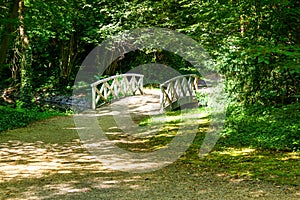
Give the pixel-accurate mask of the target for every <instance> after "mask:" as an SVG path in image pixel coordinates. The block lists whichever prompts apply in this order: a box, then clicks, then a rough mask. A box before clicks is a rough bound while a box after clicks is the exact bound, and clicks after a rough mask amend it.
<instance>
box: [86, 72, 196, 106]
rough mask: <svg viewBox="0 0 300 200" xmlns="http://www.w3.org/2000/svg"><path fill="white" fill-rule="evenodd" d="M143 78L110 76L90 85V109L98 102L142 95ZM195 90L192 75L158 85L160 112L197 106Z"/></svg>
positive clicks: (194, 76)
mask: <svg viewBox="0 0 300 200" xmlns="http://www.w3.org/2000/svg"><path fill="white" fill-rule="evenodd" d="M143 78H144V75H141V74H133V73H130V74H121V75H116V76H111V77H108V78H105V79H101V80H99V81H97V82H95V83H92V84H91V87H92V109H94V110H95V109H96V108H97V105H98V103H99V101H100V100H101V102H103V103H107V102H109V101H111V100H113V99H120V98H122V97H125V96H132V95H136V94H140V95H143V94H144V91H143ZM197 89H198V77H197V76H196V75H193V74H192V75H182V76H177V77H174V78H172V79H170V80H168V81H166V82H164V83H162V84H161V85H160V108H161V111H170V110H174V109H176V108H179V107H181V106H183V105H191V104H193V105H194V106H195V105H197V104H198V101H197V98H196V91H197ZM145 98H146V96H145Z"/></svg>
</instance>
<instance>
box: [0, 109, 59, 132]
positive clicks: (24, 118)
mask: <svg viewBox="0 0 300 200" xmlns="http://www.w3.org/2000/svg"><path fill="white" fill-rule="evenodd" d="M61 115H64V113H61V112H58V111H55V110H47V111H41V110H39V109H38V108H32V109H17V108H11V107H8V106H6V107H5V106H0V116H1V118H0V132H1V131H5V130H9V129H14V128H18V127H25V126H27V125H28V124H30V123H31V122H33V121H37V120H42V119H47V118H49V117H53V116H61Z"/></svg>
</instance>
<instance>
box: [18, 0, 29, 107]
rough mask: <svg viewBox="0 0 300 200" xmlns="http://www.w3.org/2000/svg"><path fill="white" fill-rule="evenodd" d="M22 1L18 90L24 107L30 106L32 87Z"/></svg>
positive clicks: (19, 10)
mask: <svg viewBox="0 0 300 200" xmlns="http://www.w3.org/2000/svg"><path fill="white" fill-rule="evenodd" d="M23 10H24V0H19V9H18V14H19V22H20V26H19V35H20V39H21V62H20V65H21V66H20V67H21V88H20V100H21V101H22V102H23V103H24V104H25V106H28V105H30V100H31V96H32V86H31V66H30V65H29V63H28V62H27V61H28V59H27V58H28V55H27V54H28V52H27V47H28V45H29V40H28V36H27V35H26V31H25V24H24V16H23Z"/></svg>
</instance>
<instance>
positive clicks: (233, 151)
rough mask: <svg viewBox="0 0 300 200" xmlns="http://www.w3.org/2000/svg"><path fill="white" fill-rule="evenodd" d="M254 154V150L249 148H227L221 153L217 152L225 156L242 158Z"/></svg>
mask: <svg viewBox="0 0 300 200" xmlns="http://www.w3.org/2000/svg"><path fill="white" fill-rule="evenodd" d="M253 152H255V149H251V148H242V149H234V148H228V149H226V150H224V151H222V152H218V153H219V154H227V155H230V156H244V155H249V154H250V153H253Z"/></svg>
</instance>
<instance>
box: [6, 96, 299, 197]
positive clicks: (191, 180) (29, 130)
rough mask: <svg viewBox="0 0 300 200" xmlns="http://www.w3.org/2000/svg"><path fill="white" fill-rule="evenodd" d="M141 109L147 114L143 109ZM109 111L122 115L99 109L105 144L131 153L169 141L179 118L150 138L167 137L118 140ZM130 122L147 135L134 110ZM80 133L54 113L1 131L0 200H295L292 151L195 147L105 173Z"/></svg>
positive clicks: (122, 137)
mask: <svg viewBox="0 0 300 200" xmlns="http://www.w3.org/2000/svg"><path fill="white" fill-rule="evenodd" d="M133 103H134V102H133ZM134 104H135V103H134ZM148 105H149V102H148ZM141 110H143V111H145V112H146V110H147V108H145V107H144V108H143V109H141ZM136 112H141V111H138V110H136ZM112 113H115V114H116V116H120V113H118V110H114V112H106V111H103V110H102V111H101V112H97V115H96V116H97V120H98V122H99V125H100V126H101V128H102V129H103V130H104V131H105V130H106V131H107V132H109V133H108V134H107V137H108V138H109V139H110V140H114V141H118V142H116V143H115V144H116V145H118V146H119V147H120V148H123V149H125V150H128V151H131V152H138V151H140V152H141V153H147V152H153V151H155V150H159V149H160V148H163V147H162V146H161V142H164V141H165V140H168V141H169V140H170V138H172V137H169V136H170V135H172V134H173V133H172V132H173V131H170V130H175V129H176V127H175V125H174V124H173V125H172V123H173V122H174V123H175V122H176V123H178V119H174V118H172V119H171V122H172V123H171V122H170V123H168V122H166V123H165V125H164V126H163V127H160V128H161V129H162V131H160V132H159V133H156V135H155V137H156V136H157V135H162V133H165V134H166V132H167V131H166V130H169V132H170V133H168V134H169V135H167V136H166V135H165V136H164V137H163V138H157V137H156V138H157V140H153V137H154V136H153V135H152V136H149V135H148V134H144V137H140V138H137V137H136V135H132V134H131V135H124V134H123V135H122V131H120V129H121V128H120V127H119V128H116V127H115V126H116V122H114V123H112V121H113V120H112V119H113V118H112V116H111V115H112ZM152 114H155V113H152ZM109 115H110V116H109ZM127 117H128V116H127ZM131 118H132V119H133V122H130V121H127V120H126V117H125V122H128V123H127V125H130V124H132V123H134V122H136V123H138V122H139V123H140V124H139V125H138V127H140V128H141V130H144V132H145V130H146V129H145V128H147V126H148V125H147V123H146V124H141V117H139V115H138V114H137V113H133V114H132V113H131ZM201 120H202V121H199V123H203V126H206V125H205V124H206V122H205V117H204V116H203V117H202V118H201ZM75 121H76V120H75ZM115 121H118V123H117V125H119V126H122V125H125V123H124V120H122V119H116V118H115ZM142 122H143V121H142ZM149 123H150V122H149ZM151 123H153V122H151ZM151 123H150V124H151ZM154 124H155V123H154ZM82 128H83V127H79V126H78V124H76V125H75V124H74V118H73V117H72V116H60V117H54V118H51V119H48V120H44V121H40V122H35V123H32V124H30V125H29V126H28V127H25V128H19V129H14V130H9V131H5V132H2V133H1V134H0V148H1V151H0V199H272V200H273V199H299V198H300V183H299V160H300V159H299V158H300V155H299V154H298V153H291V152H282V153H273V152H267V151H266V152H261V151H257V150H255V149H226V150H224V149H218V150H213V151H212V153H211V154H209V155H207V156H206V158H205V159H200V158H199V157H197V154H196V153H194V152H193V150H188V151H187V153H186V154H184V155H182V156H181V157H180V159H178V160H176V161H174V162H173V163H169V164H168V165H166V166H164V167H161V168H159V169H157V170H153V171H151V170H150V171H145V172H140V171H136V172H139V173H135V171H126V168H122V169H121V171H120V170H114V169H110V168H109V167H108V166H107V165H104V163H103V162H100V161H99V160H98V159H97V157H96V156H95V155H94V154H93V153H91V152H89V151H87V149H86V148H85V147H84V145H83V142H82V141H83V140H82V136H80V134H78V133H79V132H77V131H78V130H81V129H82ZM116 129H117V130H116ZM147 129H148V130H153V129H158V128H157V127H154V128H153V127H150V128H149V127H148V128H147ZM177 130H178V127H177ZM199 130H200V131H203V130H202V129H199ZM134 138H135V139H134ZM145 138H146V139H145ZM151 138H152V139H151ZM124 140H127V142H124ZM133 141H135V142H133ZM192 146H193V145H192ZM194 154H195V155H194ZM128 162H129V161H128ZM133 166H134V165H133ZM125 167H126V166H125ZM287 168H289V169H287ZM124 169H125V170H124ZM273 169H274V170H273ZM279 169H280V170H279ZM289 173H291V174H292V175H293V176H289Z"/></svg>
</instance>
